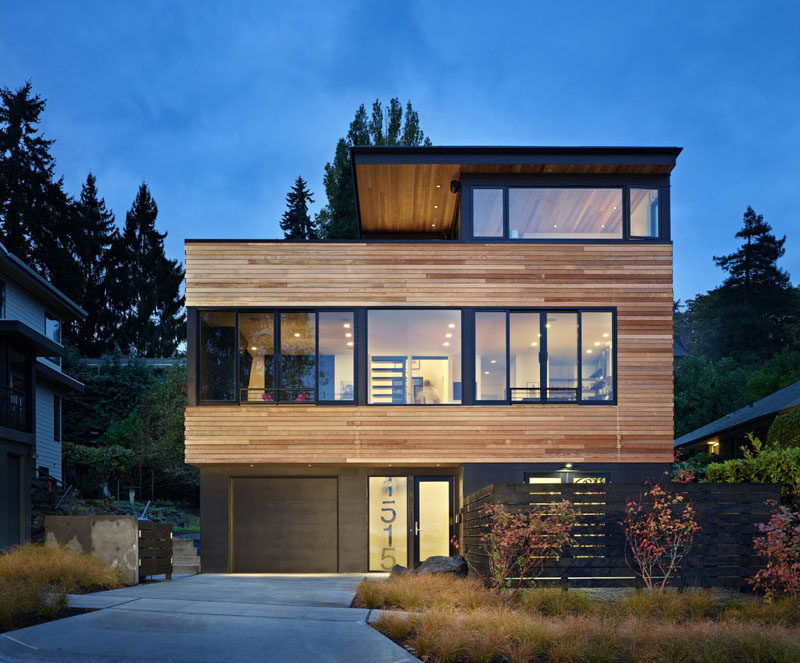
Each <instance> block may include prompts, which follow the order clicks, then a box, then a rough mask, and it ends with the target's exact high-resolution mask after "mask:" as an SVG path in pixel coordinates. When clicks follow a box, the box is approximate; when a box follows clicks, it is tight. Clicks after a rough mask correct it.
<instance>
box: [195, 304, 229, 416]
mask: <svg viewBox="0 0 800 663" xmlns="http://www.w3.org/2000/svg"><path fill="white" fill-rule="evenodd" d="M198 354H199V357H198V359H199V369H200V371H199V373H200V374H199V380H200V400H201V401H235V400H236V388H235V384H236V314H235V313H234V312H233V311H203V312H201V313H200V347H199V348H198Z"/></svg>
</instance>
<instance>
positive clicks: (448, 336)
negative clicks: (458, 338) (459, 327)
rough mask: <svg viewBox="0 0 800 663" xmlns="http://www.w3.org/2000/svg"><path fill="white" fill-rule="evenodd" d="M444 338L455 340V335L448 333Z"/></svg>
mask: <svg viewBox="0 0 800 663" xmlns="http://www.w3.org/2000/svg"><path fill="white" fill-rule="evenodd" d="M444 337H445V338H453V335H452V334H451V333H450V332H447V333H446V334H445V335H444Z"/></svg>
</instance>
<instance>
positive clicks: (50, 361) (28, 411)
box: [0, 245, 86, 549]
mask: <svg viewBox="0 0 800 663" xmlns="http://www.w3.org/2000/svg"><path fill="white" fill-rule="evenodd" d="M85 316H86V312H85V311H84V310H83V309H82V308H80V307H79V306H78V305H77V304H75V303H74V302H73V301H72V300H70V299H69V298H68V297H66V296H65V295H64V294H63V293H61V292H60V291H58V290H57V289H56V288H54V287H53V285H52V284H51V283H49V282H48V281H46V280H45V279H44V278H42V277H41V276H40V275H39V274H38V273H37V272H35V271H34V270H33V269H31V268H30V267H28V266H27V265H26V264H25V263H24V262H22V261H21V260H20V259H19V258H17V257H16V256H15V255H13V254H11V253H9V252H8V251H6V249H5V248H4V247H3V246H2V245H0V549H3V548H7V547H9V546H13V545H16V544H18V543H21V542H24V541H27V540H28V539H29V538H30V509H31V506H30V492H31V479H32V478H33V477H34V476H45V475H47V476H52V477H55V478H57V479H59V480H60V479H61V397H62V395H63V394H64V393H65V392H70V391H82V390H83V385H82V384H81V383H80V382H78V381H77V380H74V379H73V378H71V377H69V376H68V375H66V374H65V373H64V372H63V371H62V370H61V357H62V355H63V353H64V348H63V346H62V344H61V328H62V325H63V324H64V323H65V322H68V321H70V320H75V319H78V318H82V317H85Z"/></svg>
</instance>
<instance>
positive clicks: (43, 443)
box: [36, 383, 62, 480]
mask: <svg viewBox="0 0 800 663" xmlns="http://www.w3.org/2000/svg"><path fill="white" fill-rule="evenodd" d="M55 394H56V392H55V391H53V390H52V389H51V388H49V387H47V386H45V385H42V384H41V383H40V384H37V385H36V469H37V470H38V469H39V468H40V467H46V468H47V470H48V472H49V473H50V476H51V477H56V478H57V479H59V480H61V479H62V476H61V472H62V468H61V442H56V440H55V408H54V399H55Z"/></svg>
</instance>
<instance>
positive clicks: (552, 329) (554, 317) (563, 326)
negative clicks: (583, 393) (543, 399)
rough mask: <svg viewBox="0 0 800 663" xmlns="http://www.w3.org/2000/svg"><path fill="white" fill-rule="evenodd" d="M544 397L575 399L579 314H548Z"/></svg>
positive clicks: (576, 395) (563, 399) (560, 399)
mask: <svg viewBox="0 0 800 663" xmlns="http://www.w3.org/2000/svg"><path fill="white" fill-rule="evenodd" d="M545 320H546V322H545V325H544V326H545V333H546V336H547V346H546V347H547V366H546V372H547V400H549V401H575V400H577V399H578V314H577V313H562V312H558V313H547V314H546V317H545Z"/></svg>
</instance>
